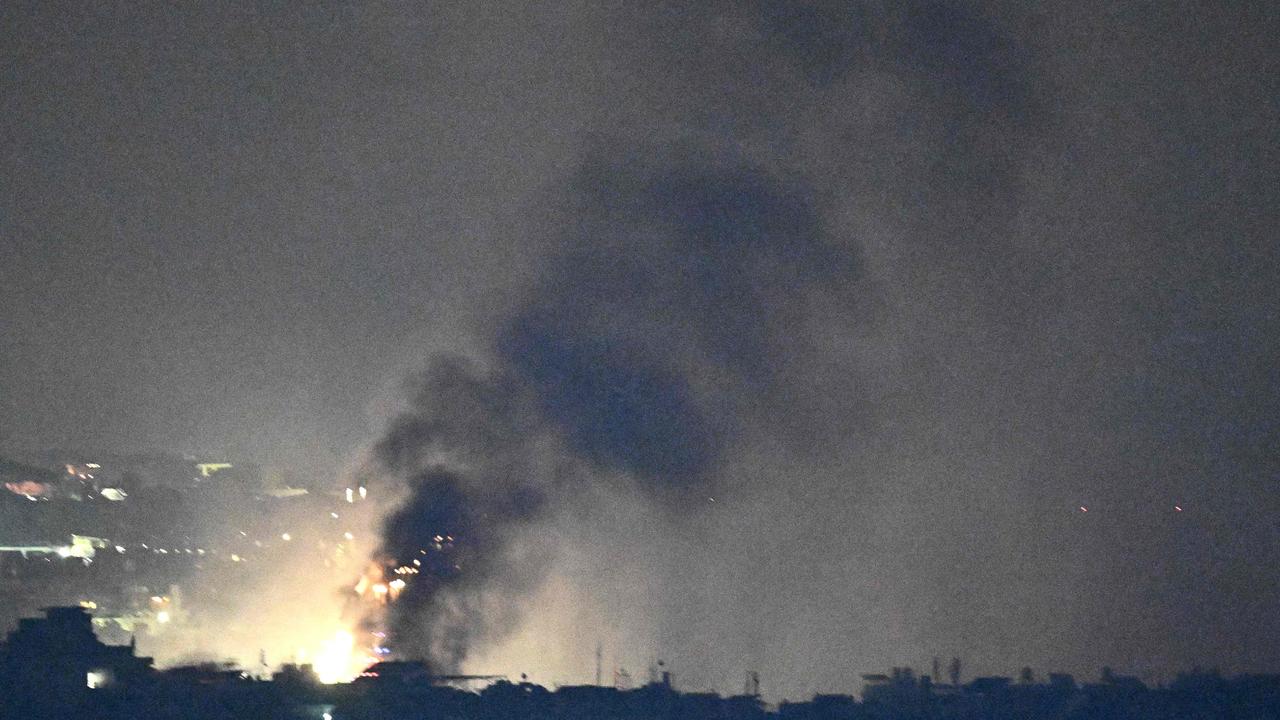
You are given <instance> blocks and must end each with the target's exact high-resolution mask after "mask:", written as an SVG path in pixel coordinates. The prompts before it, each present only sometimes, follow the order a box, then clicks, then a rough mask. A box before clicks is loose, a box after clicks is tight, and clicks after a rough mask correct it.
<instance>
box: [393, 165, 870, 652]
mask: <svg viewBox="0 0 1280 720" xmlns="http://www.w3.org/2000/svg"><path fill="white" fill-rule="evenodd" d="M584 177H585V178H586V179H587V180H589V181H597V180H598V181H599V183H600V184H599V185H598V186H597V189H596V190H593V191H591V192H588V193H585V194H584V197H583V198H582V200H581V203H580V205H579V206H578V212H579V213H580V215H579V219H580V220H581V223H580V224H579V225H578V226H577V227H575V228H573V231H572V232H573V233H575V235H574V236H573V237H570V238H569V239H568V241H567V243H566V244H567V246H568V248H569V250H568V251H567V252H566V253H564V255H563V256H561V257H560V259H559V260H558V265H557V267H558V269H557V270H556V271H555V272H554V273H553V275H552V277H551V279H550V280H549V281H548V283H547V284H546V285H544V286H540V287H538V288H536V289H535V292H534V295H533V296H532V297H531V299H530V301H529V302H528V304H527V305H526V306H525V309H524V310H523V311H522V312H519V313H517V314H516V315H515V316H514V317H512V318H511V319H510V320H509V321H508V322H507V323H506V324H505V325H504V326H503V327H502V330H501V332H500V333H499V334H498V336H497V337H496V338H495V339H494V348H493V349H494V352H493V356H494V358H495V360H494V362H493V365H494V367H492V368H489V369H487V370H484V369H481V368H479V367H478V366H477V365H474V364H471V363H468V362H466V361H463V360H460V359H457V358H441V359H437V360H435V361H434V362H433V363H432V364H431V366H430V368H429V369H428V370H427V371H426V372H425V373H424V375H423V376H422V378H421V382H420V388H419V391H418V396H417V397H416V399H415V400H414V401H413V403H412V409H411V410H410V411H409V412H407V413H405V414H403V415H401V416H400V417H398V418H397V419H396V420H395V421H394V422H393V423H392V425H391V428H390V430H389V431H388V434H387V435H386V437H385V438H384V439H383V440H382V441H381V442H380V443H379V444H378V446H377V448H376V457H377V459H378V461H379V462H380V463H381V465H382V466H383V467H382V470H383V472H384V474H385V475H387V476H390V477H392V478H394V479H396V480H398V481H400V482H402V483H404V485H405V486H407V487H408V489H409V496H408V499H407V500H406V501H405V503H404V504H403V505H402V506H401V507H400V508H399V509H398V510H396V511H395V512H394V513H392V514H391V515H390V516H389V517H388V518H387V519H386V522H385V527H384V532H383V546H382V548H381V552H382V554H383V555H384V556H385V557H384V560H385V561H391V562H392V564H394V565H396V566H408V565H409V564H411V563H412V562H413V561H414V560H417V561H418V563H419V564H418V567H420V568H421V572H420V573H418V574H417V575H415V576H414V577H413V581H412V582H410V583H408V584H407V585H406V587H405V589H404V590H403V592H402V593H401V594H400V596H399V598H398V599H397V601H396V602H395V603H394V604H393V605H392V607H391V611H390V613H391V614H390V618H389V619H390V633H391V640H392V646H393V647H395V648H396V649H397V650H398V651H399V652H401V653H402V654H407V655H418V656H421V657H424V658H426V659H428V660H430V661H431V662H432V663H434V665H435V666H436V667H437V668H439V669H442V670H450V671H454V670H457V669H458V668H459V667H460V664H461V663H462V661H463V660H464V659H465V658H466V656H467V653H468V649H469V648H470V647H471V645H472V644H473V643H474V642H476V641H478V640H492V639H494V637H495V636H497V635H500V634H501V633H502V632H503V631H504V630H505V629H508V628H510V627H511V626H512V623H513V621H514V620H515V619H516V618H517V617H518V614H519V608H520V605H521V603H522V602H523V601H524V600H525V599H526V596H527V595H528V594H529V593H530V592H531V591H533V590H534V589H535V588H536V587H537V585H538V581H539V579H540V578H541V577H542V575H543V573H544V572H545V570H546V553H545V548H540V542H539V541H538V540H536V539H535V538H536V534H535V533H531V532H526V531H528V530H529V529H530V528H531V527H532V526H534V525H535V524H536V523H537V522H538V521H539V520H541V519H542V518H543V517H544V516H545V514H546V513H548V512H549V511H554V510H555V508H556V505H557V502H558V500H559V499H561V498H565V497H573V496H575V495H576V494H578V493H580V492H581V491H583V490H584V489H586V488H585V487H584V486H587V485H591V484H598V483H614V482H622V483H624V484H627V485H629V486H630V488H631V489H633V490H636V491H638V492H639V493H640V494H641V495H642V496H645V497H648V498H650V499H651V500H652V501H653V502H654V504H655V505H656V506H658V507H660V508H665V509H666V510H665V512H668V513H674V514H675V515H678V516H683V515H687V514H688V513H689V512H691V511H689V510H687V508H688V507H697V505H696V504H690V503H686V502H682V501H685V500H689V499H693V498H697V499H705V498H706V496H707V495H708V493H711V492H714V487H713V485H714V482H713V478H714V477H715V475H716V472H717V470H718V467H719V463H720V461H721V455H722V447H723V445H724V443H725V442H727V441H728V440H729V439H730V438H731V437H732V436H733V434H734V432H735V428H734V420H733V413H732V411H731V408H730V407H729V406H728V405H727V404H726V402H725V398H724V393H719V394H717V393H708V392H705V391H704V392H699V388H695V387H694V386H693V385H692V384H691V382H690V381H689V380H688V379H686V372H685V371H684V370H685V368H687V367H688V366H689V365H690V364H691V363H696V364H698V365H703V366H705V365H714V366H717V367H720V368H722V370H723V372H724V374H725V382H727V383H729V384H730V385H732V386H733V387H734V388H739V387H744V386H746V387H751V388H753V389H756V390H758V391H759V392H761V393H767V392H768V391H769V389H770V388H771V386H772V384H773V375H772V373H773V368H774V367H776V363H775V362H774V359H773V357H774V356H775V355H776V354H778V353H781V352H783V351H784V348H783V343H782V336H781V333H780V330H781V327H782V325H783V324H784V320H785V315H784V314H783V312H782V311H781V308H782V306H777V307H775V306H772V305H771V302H770V297H772V296H776V295H777V294H778V293H784V292H787V291H788V290H790V291H794V292H801V291H803V289H804V288H805V286H806V285H807V284H808V283H810V282H813V281H818V280H822V281H825V280H830V279H831V278H834V277H839V276H840V275H842V274H847V273H848V272H849V271H850V268H851V263H850V262H849V261H848V260H847V259H845V258H842V257H840V256H838V255H836V254H834V253H832V252H830V251H829V250H827V249H826V248H825V247H824V245H823V244H822V243H821V241H820V234H819V231H818V227H817V221H816V218H815V216H814V213H813V211H812V209H811V208H809V207H808V206H807V204H806V202H805V200H804V199H803V197H802V196H801V195H799V194H798V193H796V192H795V191H790V192H784V191H783V190H782V189H781V185H780V184H779V183H778V182H777V180H776V179H775V178H771V177H769V176H768V175H767V174H765V173H764V172H763V171H760V170H758V169H753V168H750V167H747V166H742V165H732V166H724V167H719V166H715V165H699V166H688V165H686V164H676V163H672V164H671V165H670V166H658V167H642V168H639V169H637V168H634V167H632V168H625V167H620V166H615V167H592V168H590V169H589V170H588V171H587V172H585V173H584ZM585 184H591V183H586V182H584V185H585ZM847 279H850V278H848V277H846V280H847ZM638 327H643V328H645V331H644V332H637V328H638ZM680 508H686V509H685V510H681V509H680Z"/></svg>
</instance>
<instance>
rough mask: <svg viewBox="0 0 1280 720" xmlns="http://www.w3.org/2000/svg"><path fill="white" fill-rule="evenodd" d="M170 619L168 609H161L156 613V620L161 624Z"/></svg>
mask: <svg viewBox="0 0 1280 720" xmlns="http://www.w3.org/2000/svg"><path fill="white" fill-rule="evenodd" d="M170 619H171V618H170V617H169V611H168V610H161V611H160V612H158V613H156V622H158V623H160V624H161V625H163V624H165V623H167V622H169V620H170Z"/></svg>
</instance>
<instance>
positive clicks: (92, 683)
mask: <svg viewBox="0 0 1280 720" xmlns="http://www.w3.org/2000/svg"><path fill="white" fill-rule="evenodd" d="M151 670H152V667H151V658H147V657H137V656H136V655H135V654H134V647H133V645H106V644H104V643H103V642H101V641H100V640H98V638H97V636H96V635H94V634H93V618H92V617H90V615H89V613H88V612H87V611H85V610H84V609H83V608H78V607H56V608H48V609H46V610H45V617H43V618H26V619H23V620H20V621H19V622H18V628H17V629H16V630H14V631H13V632H12V633H10V634H9V637H8V639H7V640H6V641H5V643H4V644H3V645H0V687H4V688H5V689H6V690H12V691H15V692H19V693H26V694H40V695H53V696H60V695H70V694H75V693H80V692H83V691H86V690H96V689H101V688H110V687H128V686H134V685H138V684H140V683H141V682H142V681H144V680H145V679H147V678H148V677H150V675H151Z"/></svg>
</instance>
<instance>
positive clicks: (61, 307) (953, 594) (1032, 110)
mask: <svg viewBox="0 0 1280 720" xmlns="http://www.w3.org/2000/svg"><path fill="white" fill-rule="evenodd" d="M1276 38H1280V11H1278V10H1277V6H1276V5H1275V4H1274V3H1269V2H1244V1H1240V2H1230V3H1206V4H1192V3H1185V4H1181V3H1154V4H1137V3H1132V4H1124V5H1117V4H1115V3H1098V4H1089V3H1075V2H1072V3H1057V4H1053V5H1044V4H1039V3H1033V4H1027V3H1022V2H1008V3H988V4H973V3H961V2H954V3H953V2H936V3H935V2H918V1H912V2H906V3H898V2H885V3H875V2H872V3H832V4H822V3H816V4H799V3H795V4H791V3H767V2H759V3H752V2H744V3H736V4H732V5H724V6H717V7H714V8H713V7H711V6H709V5H707V4H704V3H690V4H687V5H685V4H657V3H637V4H630V3H628V4H616V5H615V4H605V3H570V2H562V3H551V4H543V5H541V6H538V7H526V8H521V7H518V6H517V5H516V4H514V3H497V4H493V5H483V4H481V3H457V4H451V5H442V6H438V7H435V6H433V7H430V8H424V7H419V6H417V5H403V6H399V5H369V6H357V7H352V6H339V5H329V4H319V5H308V6H306V7H303V6H297V5H278V4H266V3H264V4H262V5H256V4H250V3H235V4H228V3H202V4H187V5H181V6H161V5H144V4H140V3H119V4H115V3H106V2H95V3H55V2H39V3H17V2H8V3H4V4H2V5H0V107H3V113H2V114H0V138H2V139H0V177H3V178H4V182H3V183H0V321H2V326H3V327H2V333H0V450H6V451H11V452H19V451H21V452H31V451H38V450H43V449H48V448H80V449H93V450H169V451H185V452H196V453H202V454H204V455H209V456H220V457H234V458H247V459H251V460H254V461H256V462H258V463H260V464H262V465H263V466H264V467H266V468H268V469H270V470H272V471H275V472H279V473H281V474H283V475H284V476H285V477H286V478H293V479H298V480H302V479H308V478H316V479H319V481H320V482H323V483H329V482H337V481H338V479H339V476H340V473H342V472H343V470H344V468H348V467H350V466H352V465H355V464H359V461H358V458H360V457H364V456H366V455H367V453H369V452H374V453H375V454H376V453H383V454H384V455H385V454H386V453H387V452H388V447H389V446H388V442H389V440H388V438H390V439H391V440H395V439H396V438H397V437H399V436H397V435H396V433H397V432H400V431H401V430H403V428H404V427H420V426H430V427H431V428H432V429H431V432H430V437H431V438H432V442H433V443H434V442H436V440H438V439H439V438H445V441H446V443H453V445H452V446H450V447H453V448H454V449H455V450H456V451H457V452H459V453H462V454H463V455H466V456H467V457H470V458H472V460H473V463H472V464H473V465H477V466H483V468H484V473H492V476H493V477H495V478H501V481H500V482H498V481H495V482H498V485H503V484H504V483H510V482H512V481H511V479H510V478H511V477H512V475H511V474H512V473H520V474H521V475H520V476H521V478H526V479H527V478H532V479H531V480H528V481H527V482H526V481H525V480H521V483H520V484H521V487H524V486H525V485H528V486H529V487H531V488H532V490H531V492H536V493H537V494H538V496H539V497H540V498H541V501H540V504H539V512H538V513H537V514H536V516H534V514H532V513H523V511H522V512H521V513H517V514H518V515H519V517H520V522H519V524H518V526H509V527H504V528H503V529H502V530H501V532H500V533H499V535H500V536H501V538H502V541H503V543H504V544H506V543H510V544H511V546H513V547H520V546H522V545H521V544H522V543H524V542H525V541H526V540H530V541H532V540H531V539H532V538H535V537H536V538H537V540H536V544H537V547H538V548H539V553H541V554H542V555H540V559H539V560H538V562H537V563H536V564H537V565H538V567H539V572H538V573H537V576H536V577H532V578H530V577H521V578H519V580H520V581H519V582H514V583H504V582H497V583H496V584H493V585H490V586H486V588H487V589H486V590H485V592H490V593H497V594H503V593H504V591H507V590H510V592H509V593H506V597H505V599H504V600H503V602H502V607H501V608H500V612H499V614H500V615H501V621H500V622H495V623H494V625H493V627H490V628H486V629H485V630H484V631H483V632H478V633H477V634H476V637H477V640H476V643H477V644H476V645H475V646H474V647H473V648H472V650H471V651H470V652H471V657H472V662H474V663H477V664H478V665H477V666H476V667H475V669H477V670H483V669H484V668H483V667H482V666H483V664H484V663H485V662H491V663H492V662H496V660H495V659H496V658H502V657H504V656H519V655H520V653H521V652H523V651H522V650H521V648H527V647H529V646H537V647H539V648H541V650H540V652H541V655H540V657H542V658H543V659H544V660H545V662H546V663H547V664H548V666H549V667H551V668H553V669H547V670H544V669H541V668H533V669H532V672H533V673H534V677H535V679H544V680H545V679H553V678H554V677H556V675H555V673H560V675H559V676H560V677H565V678H570V677H576V678H577V679H579V680H581V679H585V678H586V677H587V676H589V675H590V674H591V673H592V668H593V664H594V658H593V653H594V648H595V644H596V642H597V640H600V641H602V642H604V643H605V645H606V651H607V652H608V653H609V654H610V657H616V658H618V659H625V661H626V663H628V664H629V665H630V666H631V667H630V668H629V669H631V670H632V671H633V672H635V673H636V674H638V675H640V674H643V667H636V666H635V665H636V664H637V663H638V662H643V660H636V659H631V658H646V657H649V658H651V657H663V658H665V659H667V661H668V662H669V663H670V664H671V667H672V668H673V669H674V670H675V671H676V672H677V674H678V676H679V677H682V678H683V679H684V680H686V681H687V684H688V685H689V686H692V687H710V686H715V687H717V688H718V689H720V690H722V691H725V690H736V689H737V688H739V687H741V678H742V672H743V670H745V669H756V670H759V671H761V673H762V682H763V683H764V685H765V686H766V688H767V689H768V690H769V691H770V692H784V693H786V694H788V695H791V696H797V695H800V694H803V693H805V692H813V691H815V690H845V691H847V690H850V689H854V688H855V687H856V682H855V678H856V676H857V674H858V673H862V672H877V671H881V670H883V669H884V668H886V667H888V666H889V665H895V664H915V665H916V666H917V667H927V663H928V660H929V658H931V657H932V656H934V655H939V656H943V657H944V659H945V658H949V657H950V656H953V655H959V656H961V657H963V658H964V659H965V662H966V673H967V674H971V673H976V672H1000V673H1014V672H1016V670H1017V668H1019V667H1021V666H1023V665H1031V666H1033V667H1035V668H1036V669H1037V670H1045V671H1047V670H1050V669H1059V668H1060V669H1064V670H1068V671H1072V672H1076V673H1078V674H1080V675H1082V676H1086V677H1093V676H1095V675H1096V671H1097V669H1098V668H1099V667H1100V666H1102V665H1104V664H1110V665H1112V666H1115V667H1116V668H1117V669H1118V670H1122V671H1125V672H1133V673H1135V674H1138V675H1140V676H1143V677H1144V678H1146V679H1158V678H1166V679H1167V678H1169V677H1170V676H1171V675H1172V673H1173V672H1174V671H1176V670H1178V669H1185V668H1188V667H1190V666H1191V665H1193V664H1200V665H1204V666H1210V665H1216V666H1220V667H1222V668H1223V669H1224V670H1229V671H1245V670H1251V671H1263V670H1270V671H1277V670H1280V525H1278V524H1277V520H1278V519H1280V514H1278V513H1280V495H1278V494H1277V489H1280V363H1278V362H1277V358H1280V318H1278V317H1277V312H1278V310H1277V308H1280V243H1277V238H1276V228H1277V227H1278V224H1277V221H1278V220H1280V218H1278V217H1277V212H1276V208H1277V201H1278V200H1280V197H1278V195H1280V192H1278V188H1280V177H1277V175H1278V173H1277V168H1278V167H1280V162H1277V160H1278V158H1277V155H1276V147H1277V141H1278V140H1280V138H1278V137H1277V118H1278V117H1280V113H1278V110H1280V108H1277V98H1278V97H1280V88H1278V87H1277V84H1278V83H1277V78H1278V77H1280V67H1277V58H1280V47H1277V45H1278V43H1277V40H1276ZM423 388H425V389H423ZM459 388H461V389H459ZM495 398H502V399H503V400H502V402H500V403H499V402H498V401H497V400H495ZM473 407H474V408H480V410H477V411H476V412H474V413H473V412H468V411H467V409H468V408H473ZM495 408H496V409H495ZM477 413H478V414H477ZM397 417H398V418H400V419H399V420H398V421H396V420H393V418H397ZM477 418H480V419H483V420H484V422H483V423H480V422H477ZM406 423H407V425H406ZM414 423H418V425H415V424H414ZM389 424H390V425H389ZM495 424H496V425H497V426H498V427H497V429H493V427H494V425H495ZM389 426H390V428H391V430H390V435H387V434H386V432H387V431H386V428H388V427H389ZM463 431H465V432H463ZM380 438H381V439H380ZM408 447H410V448H411V450H407V451H405V452H407V453H408V455H405V454H403V453H401V454H398V455H395V457H394V458H393V460H394V462H391V461H389V466H391V467H393V469H394V470H395V471H394V472H390V474H391V475H397V473H400V474H405V473H408V474H412V473H411V472H409V471H405V473H401V470H403V469H404V468H405V467H412V468H415V469H416V468H417V467H418V464H420V462H419V460H420V458H419V460H414V459H412V458H418V457H419V455H418V453H422V452H426V451H427V450H431V449H432V448H434V445H432V447H431V448H426V446H425V445H423V446H422V447H417V446H414V445H413V443H409V444H408ZM371 448H372V450H371ZM424 448H426V449H425V450H424ZM458 448H462V449H461V450H458ZM432 451H434V450H432ZM406 457H409V458H411V459H409V460H406V459H405V458H406ZM397 463H398V464H397ZM482 474H483V473H482ZM397 477H398V475H397ZM486 477H487V476H486ZM466 482H472V481H466ZM464 486H465V483H464ZM474 487H475V488H479V490H471V491H468V492H480V493H481V494H483V493H484V492H488V491H486V490H485V488H492V487H496V485H493V484H485V483H484V482H480V483H479V484H476V485H474ZM493 492H497V491H496V490H494V491H493ZM486 497H488V496H486ZM488 501H490V500H486V502H488ZM542 502H545V505H544V504H541V503H542ZM503 507H506V506H505V505H504V506H503ZM1177 508H1181V510H1178V509H1177ZM1086 509H1087V512H1086ZM504 654H505V655H504ZM539 673H541V674H539ZM574 673H576V674H577V675H574Z"/></svg>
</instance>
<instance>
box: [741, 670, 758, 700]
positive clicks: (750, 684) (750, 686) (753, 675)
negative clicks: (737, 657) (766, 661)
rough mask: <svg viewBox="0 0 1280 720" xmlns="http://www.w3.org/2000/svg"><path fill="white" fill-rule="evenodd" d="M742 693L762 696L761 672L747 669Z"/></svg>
mask: <svg viewBox="0 0 1280 720" xmlns="http://www.w3.org/2000/svg"><path fill="white" fill-rule="evenodd" d="M742 694H743V695H746V696H748V697H756V698H758V697H760V673H758V672H756V671H755V670H748V671H747V679H746V682H744V683H743V684H742Z"/></svg>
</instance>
